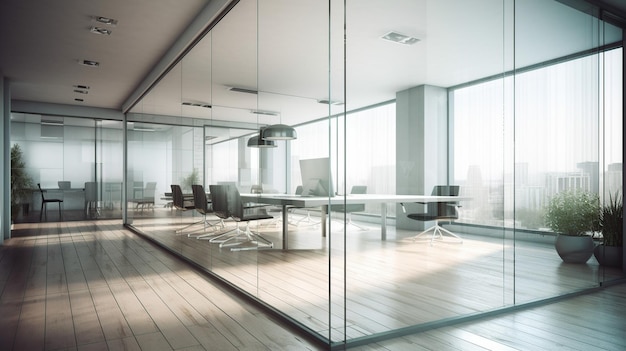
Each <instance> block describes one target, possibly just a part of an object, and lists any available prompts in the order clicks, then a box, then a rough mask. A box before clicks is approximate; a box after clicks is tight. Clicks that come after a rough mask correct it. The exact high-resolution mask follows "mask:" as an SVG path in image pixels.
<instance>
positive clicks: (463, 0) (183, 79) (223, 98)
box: [0, 0, 626, 124]
mask: <svg viewBox="0 0 626 351" xmlns="http://www.w3.org/2000/svg"><path fill="white" fill-rule="evenodd" d="M208 3H209V1H208V0H185V1H182V2H181V1H176V0H133V1H127V0H107V1H96V0H92V1H85V0H57V1H36V0H2V2H1V5H0V30H1V32H0V40H1V41H2V42H1V45H0V47H1V48H2V51H1V52H0V71H1V72H2V74H3V75H4V76H5V77H7V78H8V79H9V80H10V81H11V92H12V98H13V99H14V100H24V101H38V102H48V103H57V104H67V105H80V106H91V107H101V108H110V109H115V110H121V109H122V108H123V106H124V103H125V102H126V101H127V100H128V99H129V96H131V93H132V92H134V91H136V89H137V87H138V86H140V84H141V82H142V81H143V80H144V79H145V77H146V76H148V74H149V73H150V71H151V70H152V69H153V67H154V66H155V65H156V64H157V63H158V62H159V60H160V59H161V57H163V56H164V55H165V54H166V53H167V50H168V49H169V48H170V47H172V45H174V44H175V43H176V40H177V38H179V36H180V35H181V34H182V33H183V32H184V31H185V29H186V28H187V26H188V25H189V24H190V23H191V22H192V20H193V19H194V18H195V16H196V14H198V13H199V12H201V11H202V9H203V8H204V7H205V6H207V4H208ZM332 4H333V5H332V7H331V8H330V13H331V18H332V21H331V22H330V23H329V22H328V13H329V9H328V6H327V3H326V2H320V1H319V0H298V1H294V0H259V1H257V0H241V1H240V2H239V3H238V4H237V5H236V6H235V8H234V9H233V10H231V12H230V13H229V14H228V15H227V16H226V17H225V18H224V19H222V21H221V22H220V23H218V24H217V26H216V27H215V28H214V29H213V30H212V32H211V33H210V34H209V35H207V36H206V37H205V38H204V39H203V40H202V41H201V42H200V43H199V44H198V45H197V46H196V47H195V48H194V49H193V50H192V51H191V52H190V53H189V54H188V55H187V56H186V57H185V58H184V59H183V60H182V61H181V62H180V63H179V64H178V65H177V66H176V67H174V68H173V69H172V70H171V71H170V72H169V73H168V75H167V76H165V77H164V78H163V79H162V80H161V81H160V82H159V83H158V85H157V86H156V87H154V88H153V89H152V90H151V91H150V93H149V94H148V95H147V96H146V97H145V98H144V99H143V100H142V101H141V102H140V103H139V104H137V105H136V106H135V107H134V108H133V110H132V111H134V112H143V113H150V114H158V115H172V116H189V117H199V118H212V119H213V120H225V121H234V122H249V123H263V124H272V123H277V122H279V121H280V122H282V123H286V124H298V123H302V122H305V121H307V120H310V119H315V118H321V117H323V116H326V115H328V114H329V113H338V112H340V111H343V109H344V108H346V109H348V110H351V109H355V108H359V107H363V106H367V105H371V104H374V103H378V102H383V101H387V100H390V99H394V98H395V93H396V92H397V91H401V90H404V89H407V88H410V87H414V86H418V85H421V84H431V85H437V86H443V87H449V86H453V85H457V84H462V83H464V82H468V81H471V80H475V79H479V78H482V77H486V76H490V75H494V74H498V73H501V72H503V71H506V70H509V69H511V68H512V67H513V62H514V61H513V59H515V65H516V66H517V67H522V66H526V65H529V64H534V63H538V62H541V61H544V60H546V59H551V58H556V57H560V56H563V55H567V54H571V53H574V52H578V51H581V50H585V49H588V48H590V47H592V46H594V45H597V44H598V42H597V39H596V38H598V37H599V36H598V33H597V31H596V28H597V23H596V22H595V21H593V20H592V19H591V17H590V16H587V15H585V14H583V13H581V12H579V11H577V10H574V9H572V8H569V7H566V6H564V5H562V4H561V3H558V2H551V1H546V0H523V1H520V0H518V1H517V2H516V9H515V12H516V16H517V17H516V23H515V25H516V27H515V31H513V27H512V23H513V21H512V17H510V16H503V13H507V14H508V13H512V11H510V8H509V6H510V5H511V4H512V2H511V1H508V0H505V1H503V0H480V1H478V0H476V1H467V0H392V1H390V0H387V1H384V0H371V1H358V2H357V1H348V5H347V6H348V11H347V16H346V23H347V24H346V32H347V41H346V58H345V60H346V63H347V64H346V67H348V71H347V72H345V82H346V84H345V85H346V89H345V91H346V94H345V95H344V72H343V67H344V62H343V61H344V56H343V49H344V48H343V8H342V7H343V1H334V2H332ZM613 5H615V6H619V7H621V10H623V11H624V12H626V1H615V3H614V4H613ZM503 7H504V8H503ZM95 16H104V17H109V18H114V19H117V20H118V24H117V26H115V27H112V28H111V29H112V34H111V35H109V36H103V35H96V34H92V33H90V31H89V28H90V27H91V26H93V25H96V22H94V21H93V18H94V17H95ZM555 17H556V18H559V21H557V22H555V21H554V20H553V19H554V18H555ZM390 30H394V31H398V32H400V33H403V34H408V35H412V36H415V37H417V38H419V39H420V40H421V41H420V42H418V43H417V44H415V45H413V46H403V45H400V44H395V43H389V42H385V41H383V40H381V39H380V36H382V35H383V34H385V33H386V32H388V31H390ZM514 32H515V33H516V37H515V48H516V51H515V57H513V55H512V54H509V53H511V52H512V50H511V49H512V45H511V43H512V38H513V33H514ZM329 33H330V34H329ZM606 33H608V35H607V36H605V38H607V41H610V40H611V39H612V38H616V37H619V35H621V34H619V32H618V31H617V30H616V29H614V28H612V29H609V30H607V32H606ZM329 52H330V55H329ZM329 56H330V57H332V59H330V60H329ZM80 59H87V60H95V61H99V62H100V67H98V68H92V67H84V66H81V65H79V64H78V63H77V62H78V60H80ZM77 84H80V85H88V86H90V89H89V94H87V95H81V94H77V93H74V92H73V90H74V88H73V85H77ZM230 86H235V87H243V88H250V89H254V90H258V91H259V94H258V95H251V94H242V93H234V92H230V91H228V90H227V87H230ZM329 91H330V95H332V96H329ZM75 98H83V99H84V101H83V102H80V103H79V102H76V101H74V99H75ZM328 98H331V99H332V100H339V101H345V102H346V105H345V106H334V107H333V109H332V110H329V108H328V106H327V105H323V104H319V103H317V100H318V99H328ZM183 101H188V102H197V103H206V104H209V105H212V106H213V108H211V109H207V108H202V107H193V106H182V105H181V102H183ZM251 110H263V111H274V112H278V113H279V115H278V116H266V115H256V114H252V113H250V111H251Z"/></svg>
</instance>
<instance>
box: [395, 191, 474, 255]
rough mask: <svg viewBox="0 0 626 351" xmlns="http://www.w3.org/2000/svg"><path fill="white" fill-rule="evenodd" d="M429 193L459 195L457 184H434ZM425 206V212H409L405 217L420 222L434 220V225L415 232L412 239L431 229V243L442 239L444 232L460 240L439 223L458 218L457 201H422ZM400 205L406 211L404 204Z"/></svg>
mask: <svg viewBox="0 0 626 351" xmlns="http://www.w3.org/2000/svg"><path fill="white" fill-rule="evenodd" d="M431 195H434V196H459V186H458V185H435V186H434V187H433V190H432V193H431ZM420 204H424V205H425V206H426V212H422V213H410V214H407V217H408V218H410V219H412V220H416V221H422V222H429V221H435V225H434V226H432V227H430V228H428V229H426V230H424V231H423V232H421V233H419V234H417V235H416V236H415V237H413V240H414V241H415V240H416V239H418V238H420V237H422V236H425V235H427V234H428V233H429V232H431V231H432V235H431V237H430V244H431V245H432V244H433V242H434V241H435V240H443V239H444V234H447V235H449V236H451V237H453V238H456V239H459V240H460V242H462V239H461V237H459V236H458V235H456V234H454V233H452V232H451V231H449V230H447V229H445V228H443V227H442V226H441V225H440V223H441V222H451V221H453V220H455V219H458V218H459V212H458V207H459V203H458V201H441V202H427V203H422V202H420ZM401 205H402V210H403V211H404V212H405V213H406V209H405V207H404V204H401Z"/></svg>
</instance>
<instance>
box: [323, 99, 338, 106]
mask: <svg viewBox="0 0 626 351" xmlns="http://www.w3.org/2000/svg"><path fill="white" fill-rule="evenodd" d="M317 102H318V103H320V104H325V105H335V106H340V105H343V102H341V101H334V100H317Z"/></svg>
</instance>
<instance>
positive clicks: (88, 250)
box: [0, 220, 626, 350]
mask: <svg viewBox="0 0 626 351" xmlns="http://www.w3.org/2000/svg"><path fill="white" fill-rule="evenodd" d="M269 235H271V233H270V234H269ZM361 235H363V233H361ZM13 236H14V237H13V238H12V239H10V240H7V241H5V243H4V245H3V246H2V247H0V293H1V294H0V350H43V349H45V350H66V349H67V350H107V349H110V350H118V349H131V350H133V349H135V350H140V349H141V350H236V349H239V350H250V349H253V350H256V349H259V350H315V349H319V345H317V344H313V343H311V342H308V341H307V340H306V339H305V338H302V337H300V336H298V334H296V333H294V331H292V330H290V329H289V328H287V327H285V326H283V325H281V324H280V323H278V322H277V321H275V320H273V319H272V318H271V317H270V316H269V315H267V314H266V313H264V312H263V311H262V310H260V309H258V308H256V307H255V306H253V305H251V304H249V303H247V302H246V301H244V300H242V299H239V298H237V297H236V296H234V295H233V294H232V293H230V292H229V291H228V290H227V289H224V288H222V287H221V286H220V285H219V284H215V283H214V282H213V281H212V280H210V279H208V278H206V277H205V276H204V275H202V274H200V273H198V272H197V271H195V270H194V269H193V268H191V267H189V266H188V265H187V264H185V263H183V262H181V261H179V260H178V259H176V258H175V257H173V256H171V255H170V254H168V253H166V252H164V251H163V250H161V249H159V248H158V247H156V246H155V245H153V244H151V243H149V242H147V241H145V240H144V239H142V238H140V237H138V236H136V235H135V234H132V233H130V232H128V231H127V230H125V229H123V228H122V226H121V224H120V222H119V221H116V220H113V221H111V220H100V221H84V222H61V223H42V224H30V223H25V224H18V225H16V228H15V230H14V232H13ZM177 240H179V242H180V243H196V244H195V245H196V246H197V245H198V244H197V243H200V241H196V240H195V239H194V241H192V240H190V239H188V238H184V237H182V236H180V237H178V238H177ZM399 241H400V242H402V239H400V240H399ZM318 243H319V242H318ZM467 244H469V245H467ZM204 245H208V244H204ZM379 245H380V244H379ZM463 245H466V246H470V247H472V246H471V245H472V244H471V242H465V243H464V244H463ZM394 246H395V245H394ZM395 249H396V250H397V249H398V247H397V246H396V247H395ZM404 250H408V249H407V248H406V247H404ZM425 250H426V251H428V250H429V249H427V248H426V249H425ZM314 251H315V250H314ZM310 252H311V251H310V250H303V251H299V252H295V253H294V254H298V255H303V256H304V257H305V258H308V259H311V258H310V257H307V256H315V255H314V254H311V253H310ZM536 253H537V252H535V254H536ZM266 254H267V255H270V256H265V255H266ZM266 254H265V253H261V254H256V256H255V259H256V260H257V261H258V260H259V258H261V260H260V261H258V262H261V263H263V260H264V259H269V258H271V259H273V260H278V259H279V258H280V259H281V260H284V259H287V258H285V257H283V256H284V254H282V253H281V252H280V251H276V252H267V253H266ZM318 254H319V252H318ZM430 254H431V255H435V254H438V253H437V252H431V253H430ZM457 254H458V252H457ZM379 255H380V254H379ZM207 256H209V255H207ZM276 256H278V257H276ZM215 257H221V258H222V259H226V257H229V256H215ZM215 257H214V260H213V262H212V264H213V267H214V268H216V269H218V270H219V269H223V273H225V274H232V273H233V272H232V270H231V269H227V268H220V267H219V265H220V264H222V263H223V262H216V261H217V260H215ZM244 257H245V255H244ZM301 257H302V256H301ZM290 259H293V257H291V258H290ZM380 259H381V258H380V257H378V258H376V259H375V260H380ZM239 262H244V261H239ZM380 262H384V260H383V261H380ZM231 263H232V262H231ZM300 263H302V261H300ZM308 263H309V261H305V262H304V264H303V266H306V265H307V264H308ZM288 268H289V269H292V268H293V267H288ZM240 269H241V270H242V271H245V270H246V268H243V267H240ZM265 269H267V268H265ZM561 269H562V268H561ZM238 273H239V274H237V276H240V277H241V276H242V272H241V271H240V272H238ZM288 273H289V272H285V274H288ZM565 273H566V274H567V272H565ZM257 278H258V273H257ZM271 278H273V279H275V278H277V275H276V273H272V276H271ZM282 278H283V279H287V275H285V276H283V277H282ZM422 278H423V277H422ZM260 280H262V279H260ZM364 281H365V282H367V280H364ZM565 281H567V280H566V279H565ZM258 284H261V285H262V284H265V283H258ZM355 284H356V283H355ZM256 292H257V293H259V289H258V287H257V289H256ZM264 293H267V292H264ZM367 293H368V294H369V293H371V291H368V292H367ZM367 301H374V300H364V301H363V303H367ZM294 303H295V301H288V302H285V305H284V306H285V307H287V306H289V305H290V304H294ZM422 308H423V307H422ZM624 311H626V285H617V286H613V287H609V288H606V289H603V290H602V291H600V292H596V293H593V294H587V295H583V296H579V297H574V298H570V299H567V300H564V301H560V302H558V303H554V304H549V305H542V306H539V307H535V308H532V309H527V310H523V311H518V312H515V313H508V314H504V315H499V316H497V317H492V318H485V319H481V320H478V321H474V322H471V323H466V324H457V325H455V326H453V327H444V328H439V329H433V330H429V331H426V332H422V333H419V334H415V335H411V336H406V337H402V338H397V339H391V340H386V341H383V342H379V343H376V344H370V345H367V346H360V347H357V348H355V349H360V350H555V349H559V350H624V349H626V318H625V317H624V315H623V312H624ZM431 313H434V314H436V313H439V312H437V311H436V310H433V311H431ZM389 314H390V316H393V318H392V319H393V320H395V319H397V318H399V314H398V312H397V311H390V313H389ZM390 318H391V317H390ZM381 322H382V321H381Z"/></svg>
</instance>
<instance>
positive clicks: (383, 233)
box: [380, 202, 387, 241]
mask: <svg viewBox="0 0 626 351" xmlns="http://www.w3.org/2000/svg"><path fill="white" fill-rule="evenodd" d="M380 240H382V241H385V240H387V203H386V202H383V203H381V204H380Z"/></svg>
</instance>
